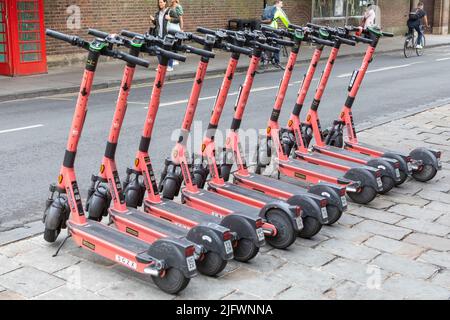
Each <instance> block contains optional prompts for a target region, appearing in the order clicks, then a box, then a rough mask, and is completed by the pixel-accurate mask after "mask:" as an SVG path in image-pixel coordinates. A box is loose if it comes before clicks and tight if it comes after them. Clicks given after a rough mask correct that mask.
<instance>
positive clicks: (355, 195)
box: [347, 187, 377, 204]
mask: <svg viewBox="0 0 450 320" xmlns="http://www.w3.org/2000/svg"><path fill="white" fill-rule="evenodd" d="M347 194H348V196H349V197H350V199H352V200H353V202H355V203H357V204H368V203H370V202H372V201H373V200H374V199H375V197H376V196H377V191H376V190H375V189H374V188H372V187H362V188H361V189H360V190H359V192H348V193H347Z"/></svg>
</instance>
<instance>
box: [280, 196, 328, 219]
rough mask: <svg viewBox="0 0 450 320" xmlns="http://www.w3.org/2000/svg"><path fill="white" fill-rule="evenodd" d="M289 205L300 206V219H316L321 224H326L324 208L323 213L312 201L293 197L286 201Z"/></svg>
mask: <svg viewBox="0 0 450 320" xmlns="http://www.w3.org/2000/svg"><path fill="white" fill-rule="evenodd" d="M287 203H289V204H290V205H295V206H300V207H301V208H302V211H303V212H302V217H313V218H315V219H317V220H318V221H319V222H320V223H321V224H327V223H328V213H327V212H326V207H324V209H325V210H324V211H322V210H321V208H320V206H319V205H318V204H317V203H316V202H314V200H312V199H309V198H307V197H304V196H301V195H295V196H292V197H290V198H289V199H288V200H287Z"/></svg>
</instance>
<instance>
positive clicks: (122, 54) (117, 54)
mask: <svg viewBox="0 0 450 320" xmlns="http://www.w3.org/2000/svg"><path fill="white" fill-rule="evenodd" d="M112 52H113V57H114V58H117V59H120V60H123V61H125V62H128V63H131V64H134V65H137V66H142V67H145V68H148V67H149V66H150V62H148V61H147V60H144V59H141V58H138V57H135V56H132V55H131V54H128V53H125V52H122V51H119V50H112Z"/></svg>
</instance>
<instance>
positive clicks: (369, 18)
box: [364, 8, 377, 29]
mask: <svg viewBox="0 0 450 320" xmlns="http://www.w3.org/2000/svg"><path fill="white" fill-rule="evenodd" d="M376 17H377V15H376V13H375V10H374V9H373V8H369V9H368V10H367V11H366V12H365V13H364V29H367V28H368V27H373V26H374V25H375V19H376Z"/></svg>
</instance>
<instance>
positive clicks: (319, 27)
mask: <svg viewBox="0 0 450 320" xmlns="http://www.w3.org/2000/svg"><path fill="white" fill-rule="evenodd" d="M306 26H307V27H308V28H311V29H321V28H324V26H320V25H318V24H314V23H311V22H309V23H307V24H306Z"/></svg>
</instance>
